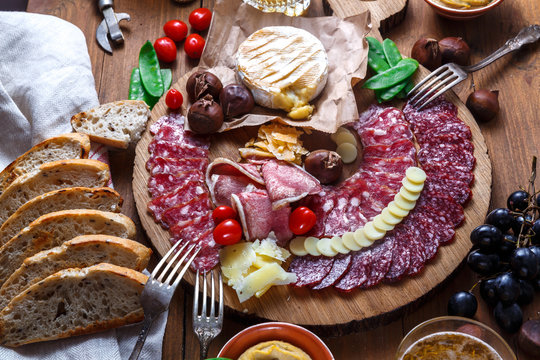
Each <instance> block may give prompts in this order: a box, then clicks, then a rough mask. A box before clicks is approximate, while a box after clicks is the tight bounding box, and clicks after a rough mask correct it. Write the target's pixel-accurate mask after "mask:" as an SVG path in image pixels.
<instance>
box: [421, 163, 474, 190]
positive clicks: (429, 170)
mask: <svg viewBox="0 0 540 360" xmlns="http://www.w3.org/2000/svg"><path fill="white" fill-rule="evenodd" d="M422 168H423V169H424V171H425V172H426V174H427V175H428V176H429V177H438V176H452V177H453V178H455V179H457V180H461V181H463V182H464V183H467V184H469V185H471V184H472V183H473V182H474V174H473V173H472V171H470V170H468V169H467V167H465V166H461V165H456V164H454V163H450V162H448V161H441V162H439V163H432V164H424V165H422Z"/></svg>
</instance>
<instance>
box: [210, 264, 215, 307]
mask: <svg viewBox="0 0 540 360" xmlns="http://www.w3.org/2000/svg"><path fill="white" fill-rule="evenodd" d="M210 279H211V281H210V284H211V286H212V290H211V291H210V315H209V316H211V317H214V316H216V307H215V305H214V303H215V301H216V294H215V290H214V272H213V271H211V272H210Z"/></svg>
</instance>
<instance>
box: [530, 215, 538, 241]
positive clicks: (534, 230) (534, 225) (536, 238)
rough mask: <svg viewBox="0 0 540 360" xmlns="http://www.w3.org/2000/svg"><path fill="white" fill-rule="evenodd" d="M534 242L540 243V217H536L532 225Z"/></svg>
mask: <svg viewBox="0 0 540 360" xmlns="http://www.w3.org/2000/svg"><path fill="white" fill-rule="evenodd" d="M530 232H531V235H532V238H531V239H532V243H533V244H540V219H536V221H535V222H534V223H533V225H532V227H531V230H530Z"/></svg>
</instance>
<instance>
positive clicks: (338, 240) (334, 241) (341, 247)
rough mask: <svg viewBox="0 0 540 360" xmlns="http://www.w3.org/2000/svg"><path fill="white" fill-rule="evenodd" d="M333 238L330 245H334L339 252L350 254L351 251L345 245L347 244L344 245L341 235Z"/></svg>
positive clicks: (333, 247)
mask: <svg viewBox="0 0 540 360" xmlns="http://www.w3.org/2000/svg"><path fill="white" fill-rule="evenodd" d="M331 240H332V241H331V243H330V246H332V249H334V250H336V251H337V252H338V253H340V254H348V253H350V252H351V251H350V250H349V249H347V248H346V247H345V245H343V239H342V238H340V237H339V236H334V237H333V238H332V239H331Z"/></svg>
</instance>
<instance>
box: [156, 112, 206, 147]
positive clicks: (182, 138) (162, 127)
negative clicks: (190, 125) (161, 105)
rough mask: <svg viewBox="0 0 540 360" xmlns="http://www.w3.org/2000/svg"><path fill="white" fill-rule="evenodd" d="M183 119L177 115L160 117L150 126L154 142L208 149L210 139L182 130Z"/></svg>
mask: <svg viewBox="0 0 540 360" xmlns="http://www.w3.org/2000/svg"><path fill="white" fill-rule="evenodd" d="M184 122H185V118H184V117H183V116H182V115H179V114H170V115H169V116H162V117H161V118H160V119H159V120H158V121H156V122H155V123H153V124H152V125H151V126H150V133H152V135H154V140H156V141H166V142H170V143H175V144H187V145H189V146H195V147H201V148H204V149H208V148H209V147H210V139H209V138H208V137H207V136H201V135H196V134H193V133H192V132H190V131H185V130H184Z"/></svg>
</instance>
